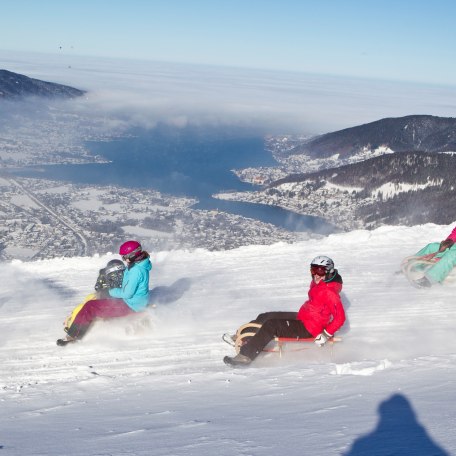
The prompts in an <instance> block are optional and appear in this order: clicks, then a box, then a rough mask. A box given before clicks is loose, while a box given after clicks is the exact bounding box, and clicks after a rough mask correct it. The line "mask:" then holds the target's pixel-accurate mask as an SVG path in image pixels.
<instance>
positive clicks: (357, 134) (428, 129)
mask: <svg viewBox="0 0 456 456" xmlns="http://www.w3.org/2000/svg"><path fill="white" fill-rule="evenodd" d="M378 148H387V149H391V150H392V151H394V152H409V151H423V152H448V151H452V152H454V151H456V118H453V117H437V116H430V115H410V116H405V117H397V118H387V119H381V120H377V121H375V122H371V123H367V124H364V125H359V126H356V127H352V128H346V129H344V130H339V131H335V132H331V133H327V134H323V135H320V136H317V137H314V138H311V139H309V140H307V141H305V142H303V143H302V144H300V145H298V146H296V147H295V148H293V149H291V150H290V151H288V154H289V155H299V154H304V155H308V156H310V157H314V158H326V157H330V156H333V155H338V156H339V158H340V159H347V158H350V157H351V156H353V155H357V154H359V153H360V152H362V151H364V150H371V151H374V150H375V149H378Z"/></svg>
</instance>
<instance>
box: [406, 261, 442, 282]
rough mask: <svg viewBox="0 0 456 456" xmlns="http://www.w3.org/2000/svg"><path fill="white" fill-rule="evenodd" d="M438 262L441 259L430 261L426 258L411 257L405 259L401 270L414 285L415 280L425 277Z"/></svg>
mask: <svg viewBox="0 0 456 456" xmlns="http://www.w3.org/2000/svg"><path fill="white" fill-rule="evenodd" d="M437 261H439V258H432V259H428V258H426V256H424V257H422V256H410V257H407V258H405V259H404V261H403V262H402V264H401V269H402V272H403V273H404V275H405V277H406V278H407V280H408V281H409V282H410V283H411V284H412V285H414V283H415V280H418V279H421V278H422V277H424V274H425V273H426V271H427V270H428V269H429V268H430V267H432V266H434V264H435V263H437ZM414 286H415V285H414Z"/></svg>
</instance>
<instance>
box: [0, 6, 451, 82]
mask: <svg viewBox="0 0 456 456" xmlns="http://www.w3.org/2000/svg"><path fill="white" fill-rule="evenodd" d="M455 17H456V2H455V1H452V0H434V1H432V2H430V1H428V0H426V1H423V0H394V1H392V0H391V1H390V0H383V1H378V0H363V1H361V0H313V1H308V0H296V1H294V0H280V1H279V0H276V1H272V0H224V1H223V0H218V1H217V0H163V1H154V0H129V1H122V0H118V1H116V0H110V1H105V0H91V1H86V0H78V1H73V2H70V1H61V0H60V1H51V0H40V1H34V0H16V1H14V2H2V6H1V18H0V24H1V27H0V48H1V49H3V50H13V51H32V52H44V53H51V54H52V53H53V54H59V53H60V54H65V55H68V54H74V55H86V56H105V57H117V58H133V59H144V60H155V61H167V62H185V63H200V64H210V65H223V66H233V67H246V68H260V69H272V70H285V71H302V72H309V73H323V74H330V75H349V76H359V77H369V78H379V79H391V80H402V81H419V82H425V83H431V84H450V85H456V76H455V75H456V55H455V49H456V27H454V20H455Z"/></svg>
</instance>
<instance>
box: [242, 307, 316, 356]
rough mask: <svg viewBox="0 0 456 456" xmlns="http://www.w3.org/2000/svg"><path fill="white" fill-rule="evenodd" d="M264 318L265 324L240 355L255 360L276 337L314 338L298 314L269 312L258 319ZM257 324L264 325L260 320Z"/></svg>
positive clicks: (244, 346) (243, 347)
mask: <svg viewBox="0 0 456 456" xmlns="http://www.w3.org/2000/svg"><path fill="white" fill-rule="evenodd" d="M267 315H268V316H269V317H271V316H274V317H275V318H266V317H265V316H267ZM263 316H264V317H263ZM259 317H261V318H263V319H265V320H264V323H263V324H262V326H261V328H259V329H258V332H257V333H256V334H255V335H254V336H252V338H251V339H249V340H248V341H247V343H246V344H245V345H243V346H242V347H241V349H240V353H241V354H242V355H245V356H247V357H249V358H250V359H252V360H253V359H255V358H256V357H257V356H258V355H259V354H260V353H261V352H262V351H263V348H264V347H266V345H268V343H269V342H270V341H271V340H273V339H274V337H294V338H296V339H307V338H309V337H313V336H312V334H310V332H309V331H308V330H307V328H306V327H305V326H304V324H303V322H302V321H301V320H298V319H297V313H296V312H267V313H265V314H260V315H258V317H257V318H259ZM254 322H255V323H262V321H261V319H260V320H258V321H257V320H254Z"/></svg>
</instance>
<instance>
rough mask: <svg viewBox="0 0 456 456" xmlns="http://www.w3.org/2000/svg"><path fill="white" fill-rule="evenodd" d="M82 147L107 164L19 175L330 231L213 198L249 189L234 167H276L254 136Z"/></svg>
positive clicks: (152, 133)
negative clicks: (147, 194)
mask: <svg viewBox="0 0 456 456" xmlns="http://www.w3.org/2000/svg"><path fill="white" fill-rule="evenodd" d="M87 147H88V148H89V149H90V151H91V152H92V153H93V154H94V155H100V156H103V157H104V158H106V159H107V160H109V161H110V162H109V163H92V164H84V165H51V166H45V167H43V166H40V167H39V168H40V171H39V174H38V173H37V171H36V170H34V169H33V168H28V169H26V170H20V171H18V174H20V175H22V176H30V177H40V178H47V179H53V180H64V181H69V182H73V183H78V184H93V185H115V186H122V187H131V188H138V187H139V188H141V187H143V188H153V189H155V190H158V191H160V192H162V193H166V194H171V195H175V196H189V197H195V198H197V199H198V201H199V202H198V204H197V205H195V206H194V207H195V208H197V209H207V210H210V209H218V210H221V211H225V212H229V213H233V214H238V215H242V216H244V217H250V218H253V219H257V220H261V221H263V222H267V223H272V224H274V225H276V226H280V227H283V228H285V229H288V230H290V231H311V232H318V233H321V234H328V233H330V232H333V231H334V228H333V227H332V226H331V225H330V224H328V223H327V222H325V221H324V220H323V219H321V218H318V217H312V216H306V215H298V214H295V213H293V212H291V211H287V210H284V209H281V208H278V207H272V206H266V205H262V204H252V203H241V202H235V201H223V200H219V199H216V198H213V197H212V195H213V194H215V193H217V192H222V191H230V190H233V191H247V190H253V189H254V187H253V186H252V185H250V184H247V183H244V182H241V181H240V180H239V179H238V178H237V177H236V175H235V174H234V173H233V172H232V171H231V170H233V169H235V168H245V167H258V166H274V165H277V162H276V161H275V160H274V158H273V157H272V155H271V153H270V152H268V151H267V150H265V147H264V139H263V137H262V136H261V135H260V134H258V133H252V132H247V131H245V130H243V131H240V130H239V129H236V130H232V129H226V128H224V129H220V128H211V129H207V128H204V129H200V128H180V129H177V128H169V127H161V128H155V129H153V130H135V131H131V132H129V134H128V135H124V137H122V138H120V139H116V140H112V141H97V142H90V143H87Z"/></svg>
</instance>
